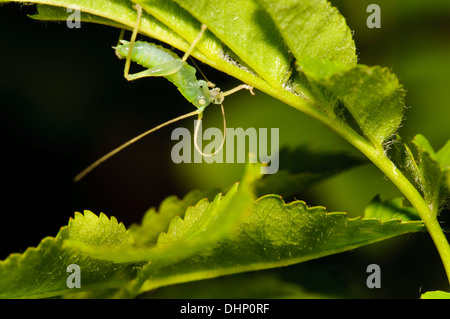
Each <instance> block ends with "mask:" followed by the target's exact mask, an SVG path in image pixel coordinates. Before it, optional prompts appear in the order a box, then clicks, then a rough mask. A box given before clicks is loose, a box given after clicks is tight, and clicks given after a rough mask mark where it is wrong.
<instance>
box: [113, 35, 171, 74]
mask: <svg viewBox="0 0 450 319" xmlns="http://www.w3.org/2000/svg"><path fill="white" fill-rule="evenodd" d="M129 46H130V44H129V42H128V41H122V44H120V45H119V46H117V50H118V51H119V53H120V54H121V55H122V56H123V57H127V56H128V49H129ZM175 59H179V57H178V56H177V55H176V54H175V53H173V52H172V51H170V50H167V49H166V48H163V47H162V46H160V45H157V44H153V43H148V42H143V41H136V42H135V43H134V45H133V52H132V53H131V60H132V61H133V62H136V63H137V64H140V65H142V66H143V67H145V68H148V69H151V68H153V67H155V66H158V65H161V64H163V63H166V62H169V61H172V60H175Z"/></svg>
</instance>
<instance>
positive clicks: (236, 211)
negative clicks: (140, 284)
mask: <svg viewBox="0 0 450 319" xmlns="http://www.w3.org/2000/svg"><path fill="white" fill-rule="evenodd" d="M259 168H260V165H249V166H248V167H247V172H246V174H244V177H243V181H242V183H241V184H240V185H239V186H238V184H235V185H234V186H233V187H232V188H231V190H230V191H229V192H228V193H227V195H225V196H222V195H221V194H218V195H217V196H216V197H215V199H214V200H213V201H212V202H211V203H210V202H209V201H208V200H207V199H203V200H201V201H199V202H198V203H197V204H196V205H195V206H191V207H188V209H187V211H186V213H185V214H184V219H181V217H179V216H175V217H174V218H173V219H172V220H171V221H170V224H169V227H168V230H167V232H165V233H164V232H163V233H161V234H160V235H159V237H158V240H157V243H156V244H153V245H152V244H151V243H152V240H154V236H155V234H156V232H157V231H159V230H161V229H162V227H161V224H156V225H154V226H155V227H156V229H155V230H153V231H149V238H145V235H143V232H142V230H140V229H139V228H137V229H136V228H134V231H133V232H134V233H135V234H139V236H138V237H137V239H139V242H138V243H137V245H135V246H134V247H132V248H128V247H127V248H126V249H122V247H105V248H104V249H99V248H98V247H96V246H95V245H91V244H89V243H86V242H83V241H80V240H77V239H76V238H70V239H69V240H66V241H65V242H64V246H66V247H71V248H75V249H77V250H79V251H80V252H82V253H83V254H86V255H88V256H91V257H95V258H100V259H106V260H110V261H113V262H120V263H123V262H138V261H150V262H151V264H152V267H158V266H160V265H164V264H169V263H173V262H175V261H179V260H182V259H184V258H187V257H189V256H191V255H193V254H195V253H197V252H199V251H202V250H204V249H207V248H210V247H213V246H214V245H216V244H217V243H218V242H219V241H221V240H224V239H226V238H228V237H229V236H230V235H231V234H232V233H233V232H234V231H235V228H236V227H237V225H238V224H239V222H240V220H241V219H242V218H243V215H245V214H246V212H247V210H248V209H249V208H250V207H249V206H250V205H251V202H252V199H253V193H252V188H253V184H254V183H255V181H256V179H257V178H259V176H260V174H259ZM194 197H195V196H194ZM171 214H172V213H170V214H169V215H171ZM151 215H152V213H150V217H149V218H151V219H152V220H153V221H154V220H155V219H154V218H153V217H154V216H153V217H152V216H151ZM163 215H167V214H166V213H163ZM162 219H163V220H164V223H163V226H165V225H166V223H167V221H168V218H167V216H162ZM143 227H144V228H143V230H144V231H145V230H148V228H149V227H151V226H148V225H145V224H144V225H143Z"/></svg>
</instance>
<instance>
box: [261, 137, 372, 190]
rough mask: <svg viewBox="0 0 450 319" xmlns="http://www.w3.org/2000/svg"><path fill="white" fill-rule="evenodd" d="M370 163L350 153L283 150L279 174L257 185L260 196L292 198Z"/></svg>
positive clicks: (306, 148)
mask: <svg viewBox="0 0 450 319" xmlns="http://www.w3.org/2000/svg"><path fill="white" fill-rule="evenodd" d="M366 162H367V161H365V160H364V159H362V158H360V157H356V156H354V155H351V154H349V153H347V152H332V151H325V150H315V149H312V148H310V147H305V146H301V147H296V148H295V149H282V150H281V151H280V153H279V163H280V166H279V170H278V172H277V173H275V174H270V175H264V176H263V178H262V179H261V180H259V181H258V182H257V184H256V193H257V195H258V196H262V195H266V194H279V195H281V196H282V197H284V198H288V197H290V196H293V195H295V194H299V193H301V192H302V191H304V190H306V189H308V188H309V187H311V186H312V185H313V184H314V183H317V182H319V181H322V180H324V179H326V178H328V177H331V176H333V175H335V174H338V173H340V172H343V171H345V170H347V169H350V168H353V167H356V166H358V165H361V164H364V163H366Z"/></svg>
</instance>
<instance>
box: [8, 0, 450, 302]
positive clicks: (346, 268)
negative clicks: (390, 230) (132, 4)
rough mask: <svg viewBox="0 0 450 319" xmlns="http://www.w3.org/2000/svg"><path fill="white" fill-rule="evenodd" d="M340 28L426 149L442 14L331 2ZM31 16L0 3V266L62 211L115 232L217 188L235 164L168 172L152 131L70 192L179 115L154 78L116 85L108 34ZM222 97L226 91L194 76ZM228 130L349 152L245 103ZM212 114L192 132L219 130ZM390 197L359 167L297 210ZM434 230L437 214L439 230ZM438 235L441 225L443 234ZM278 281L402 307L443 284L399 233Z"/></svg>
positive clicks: (272, 104) (445, 99) (437, 139)
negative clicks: (377, 276)
mask: <svg viewBox="0 0 450 319" xmlns="http://www.w3.org/2000/svg"><path fill="white" fill-rule="evenodd" d="M332 3H333V4H334V5H336V6H338V7H339V9H340V10H341V12H342V13H343V15H344V16H345V17H346V19H347V22H348V24H349V26H350V28H351V29H352V30H354V32H355V34H354V37H355V41H356V46H357V51H358V54H359V58H360V61H359V62H360V63H363V64H368V65H383V66H387V67H390V68H392V70H393V72H394V73H396V74H397V75H398V76H399V78H400V81H401V82H402V83H403V84H404V85H405V87H406V89H407V90H408V93H407V94H408V95H407V99H408V100H407V105H408V106H409V107H410V108H409V109H408V110H407V112H406V120H405V122H404V123H403V126H402V127H401V129H400V134H401V135H402V136H403V137H405V138H410V137H413V136H414V135H415V134H417V133H421V134H424V135H425V136H426V137H427V138H428V139H429V141H430V143H431V144H432V146H433V147H434V148H435V149H439V148H440V147H441V146H442V145H443V144H444V143H445V142H446V140H447V139H448V138H449V135H450V134H449V133H450V128H449V126H450V108H449V107H450V90H449V88H450V80H449V74H450V59H449V58H450V18H449V17H450V6H449V4H448V2H447V1H439V0H434V1H427V2H425V1H418V0H414V1H413V0H410V1H408V2H407V5H406V4H405V2H404V1H398V0H397V1H350V0H346V1H344V0H342V1H332ZM369 3H378V4H379V5H380V6H381V10H382V22H381V23H382V28H381V29H368V28H367V26H366V25H365V21H366V18H367V16H368V13H366V7H367V5H368V4H369ZM33 12H34V9H33V7H32V6H22V5H18V4H7V5H2V6H0V30H1V31H0V34H1V38H0V41H1V42H0V48H1V49H0V75H1V76H0V103H1V116H0V119H1V123H0V129H1V133H0V136H1V139H2V144H1V145H2V151H1V152H2V159H3V160H2V166H1V168H2V170H3V174H2V182H3V185H4V186H3V188H2V190H1V197H0V198H1V213H2V214H1V221H0V259H4V258H6V257H7V256H8V254H10V253H12V252H23V251H24V250H25V249H26V248H27V247H29V246H36V245H37V244H38V243H39V241H40V240H41V239H42V238H43V237H45V236H54V235H56V233H57V232H58V229H59V228H60V227H61V226H63V225H66V224H67V221H68V219H69V218H70V217H71V216H73V214H74V212H75V211H83V210H85V209H87V210H90V211H92V212H94V213H96V214H98V213H100V212H104V213H105V214H107V215H108V216H115V217H117V219H118V220H119V221H122V222H124V224H125V225H127V226H128V225H130V224H131V223H133V222H139V221H140V218H141V217H142V215H143V214H144V213H145V211H146V210H147V209H148V208H150V207H152V206H158V205H159V203H160V202H161V201H162V200H163V199H164V198H165V197H167V196H169V195H173V194H175V195H178V196H183V195H184V194H185V193H186V192H188V191H189V190H191V189H195V188H200V189H206V188H210V187H218V186H219V187H220V186H222V187H225V186H228V185H229V184H231V183H233V182H235V181H237V180H239V176H240V174H241V172H242V165H238V164H236V165H231V164H210V165H207V164H203V165H200V164H186V165H175V164H173V163H172V161H171V158H170V151H171V148H172V146H173V145H174V144H175V142H174V141H171V140H170V133H171V132H172V130H173V129H174V128H175V127H178V126H181V125H182V126H186V127H188V128H190V129H191V130H192V125H193V123H192V121H191V120H186V121H184V122H183V123H181V124H175V125H174V126H172V127H169V128H165V129H163V130H161V131H159V132H157V133H154V134H153V135H151V136H149V137H147V138H145V139H144V140H142V141H140V142H139V143H137V144H135V145H133V146H131V147H130V148H129V149H127V150H125V151H123V152H121V153H120V154H118V155H117V156H115V157H114V158H112V159H110V160H109V161H108V162H106V163H104V164H103V165H102V166H101V167H99V168H98V169H96V170H95V171H94V172H93V173H92V174H90V175H88V176H87V177H86V178H85V179H84V180H82V181H81V182H79V183H73V182H72V178H73V177H74V176H75V175H76V174H77V173H78V172H79V171H80V170H82V169H83V168H85V167H86V166H87V165H88V164H90V163H91V162H93V161H94V160H96V159H97V158H99V157H100V156H102V155H104V154H105V153H106V152H108V151H110V150H111V149H113V148H115V147H117V146H119V145H120V144H122V143H123V142H125V141H127V140H128V139H130V138H132V137H134V136H136V135H138V134H139V133H141V132H143V131H145V130H147V129H149V128H151V127H153V126H156V125H158V124H160V123H162V122H164V121H166V120H168V119H171V118H173V117H176V116H179V115H181V114H184V113H187V112H190V111H192V110H193V106H192V105H190V104H189V103H188V102H186V100H185V99H184V98H183V97H182V96H181V94H179V93H178V91H177V90H176V88H175V87H173V85H172V84H171V83H169V82H168V81H166V80H164V79H161V78H156V79H149V78H148V79H141V80H138V81H134V82H132V83H130V82H127V81H126V80H125V79H124V78H123V65H124V62H123V61H119V60H118V59H117V57H116V56H115V54H114V51H113V49H112V48H111V46H113V45H115V44H116V42H117V39H118V35H119V30H117V29H113V28H111V27H106V26H100V25H90V24H82V27H81V29H68V28H67V27H66V25H65V23H46V22H41V21H34V20H32V19H30V18H28V17H27V16H26V14H29V13H33ZM201 68H202V70H203V71H204V72H205V73H206V74H207V76H208V78H209V79H210V80H212V81H213V82H215V83H216V84H218V86H219V87H222V88H225V89H226V88H230V87H232V86H233V85H235V84H236V83H237V82H236V81H235V80H233V79H230V78H229V77H228V76H226V75H224V74H220V73H218V72H216V71H214V70H211V69H210V68H208V67H206V66H203V65H201ZM225 108H226V112H227V123H228V125H229V126H230V127H243V128H247V127H256V128H257V127H268V128H270V127H279V128H280V144H281V145H282V146H296V145H301V144H308V143H311V144H313V145H316V146H323V147H325V148H329V149H346V150H351V151H354V150H353V149H352V147H350V146H349V145H348V144H347V143H346V142H345V141H343V140H342V139H341V138H340V137H338V136H336V135H335V134H334V133H332V132H330V131H328V130H327V129H326V128H324V127H323V126H322V125H321V124H319V123H316V122H315V121H314V120H313V119H310V118H308V117H306V116H305V115H303V114H301V113H299V112H298V111H296V110H294V109H292V108H290V107H288V106H286V105H283V104H281V103H280V102H278V101H276V100H274V99H272V98H270V97H267V96H265V95H264V94H263V93H261V92H259V91H258V92H257V95H256V96H254V97H253V96H250V95H249V94H248V93H247V92H243V93H238V94H235V95H233V96H230V97H229V98H227V100H226V102H225ZM221 121H222V119H221V115H220V110H219V109H218V108H216V109H212V110H211V111H209V113H208V112H206V113H205V122H206V123H205V125H207V126H212V125H214V126H216V127H221ZM376 194H381V196H382V198H383V199H387V198H389V197H393V196H400V194H399V192H398V191H397V190H396V189H395V187H394V186H393V185H392V183H391V182H390V181H388V180H386V178H385V177H384V176H383V175H382V174H381V173H380V172H379V171H378V170H377V169H376V168H375V167H373V165H367V166H363V167H359V168H356V169H353V170H351V171H348V172H345V173H343V174H340V175H339V176H337V177H334V178H331V179H330V180H328V181H326V182H323V183H320V184H318V185H317V186H315V187H313V188H311V189H310V190H309V191H308V192H306V193H304V194H302V196H301V198H299V199H302V200H305V201H306V202H307V203H308V204H310V205H323V206H326V207H327V208H328V210H329V211H348V212H349V214H350V215H354V216H358V215H361V214H362V212H363V209H364V207H365V206H366V205H367V203H368V202H370V200H371V199H372V198H373V197H374V196H375V195H376ZM447 219H448V213H447V212H446V213H444V215H443V216H442V221H443V222H445V221H446V220H447ZM444 227H448V225H447V224H444ZM371 263H377V264H379V265H380V266H381V269H382V289H378V290H369V289H367V287H366V286H365V280H366V277H367V274H366V272H365V270H366V267H367V265H368V264H371ZM271 271H274V272H278V273H279V274H281V275H282V277H283V278H284V279H286V280H288V281H293V282H297V283H299V284H301V285H302V286H304V287H306V288H308V289H310V290H312V291H317V292H323V293H333V292H344V293H345V294H346V295H347V296H351V297H362V298H365V297H367V298H378V297H382V298H416V297H418V296H419V295H420V292H421V291H427V290H434V289H443V290H444V289H446V288H448V284H447V285H446V282H447V279H446V277H445V273H444V271H443V267H442V264H441V262H440V260H439V256H438V254H437V252H436V249H435V247H434V245H433V243H432V242H431V240H430V239H429V237H428V235H427V234H413V235H405V236H402V237H398V238H394V239H392V240H387V241H384V242H382V243H379V244H374V245H371V246H367V247H363V248H360V249H357V250H355V251H351V252H347V253H342V254H339V255H335V256H329V257H325V258H321V259H320V260H317V261H311V262H307V263H304V264H300V265H296V266H291V267H286V268H283V269H278V270H271Z"/></svg>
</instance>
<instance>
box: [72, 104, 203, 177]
mask: <svg viewBox="0 0 450 319" xmlns="http://www.w3.org/2000/svg"><path fill="white" fill-rule="evenodd" d="M197 114H198V111H193V112H190V113H187V114H184V115H181V116H178V117H176V118H174V119H171V120H169V121H167V122H165V123H163V124H160V125H158V126H156V127H154V128H152V129H150V130H148V131H146V132H144V133H142V134H140V135H138V136H136V137H135V138H132V139H131V140H129V141H128V142H126V143H124V144H122V145H121V146H119V147H117V148H115V149H114V150H112V151H111V152H109V153H108V154H106V155H104V156H102V157H100V158H99V159H98V160H96V161H95V162H94V163H92V164H91V165H89V166H88V167H87V168H85V169H84V170H83V171H81V172H80V173H79V174H78V175H77V176H75V177H74V179H73V180H74V182H78V181H80V180H81V179H82V178H83V177H84V176H86V175H87V174H88V173H90V172H91V171H92V170H93V169H94V168H96V167H97V166H99V165H100V164H101V163H103V162H104V161H106V160H107V159H109V158H110V157H112V156H114V155H115V154H117V153H119V152H120V151H121V150H123V149H124V148H125V147H127V146H130V145H131V144H133V143H135V142H137V141H138V140H140V139H141V138H143V137H145V136H146V135H148V134H150V133H153V132H155V131H157V130H159V129H161V128H163V127H164V126H167V125H169V124H172V123H175V122H177V121H180V120H182V119H185V118H188V117H191V116H194V115H197Z"/></svg>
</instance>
